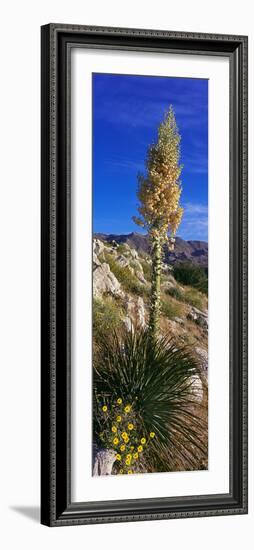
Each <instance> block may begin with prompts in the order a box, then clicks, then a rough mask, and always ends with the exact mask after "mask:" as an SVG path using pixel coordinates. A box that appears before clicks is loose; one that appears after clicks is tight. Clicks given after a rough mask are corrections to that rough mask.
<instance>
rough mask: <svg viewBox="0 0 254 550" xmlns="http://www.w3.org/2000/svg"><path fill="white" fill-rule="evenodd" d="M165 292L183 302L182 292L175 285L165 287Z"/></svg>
mask: <svg viewBox="0 0 254 550" xmlns="http://www.w3.org/2000/svg"><path fill="white" fill-rule="evenodd" d="M165 294H167V295H168V296H171V297H172V298H175V299H176V300H179V302H184V293H183V292H182V290H180V288H177V287H176V286H173V287H171V288H167V289H166V290H165Z"/></svg>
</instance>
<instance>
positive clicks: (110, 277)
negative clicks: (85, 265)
mask: <svg viewBox="0 0 254 550" xmlns="http://www.w3.org/2000/svg"><path fill="white" fill-rule="evenodd" d="M103 294H111V295H112V296H115V297H119V298H123V297H124V292H123V291H122V289H121V285H120V283H119V282H118V280H117V278H116V277H115V275H114V274H113V273H112V271H111V270H110V267H109V265H108V264H107V263H105V262H103V263H102V264H100V265H99V266H98V267H96V268H95V270H94V272H93V295H94V297H95V298H101V296H103Z"/></svg>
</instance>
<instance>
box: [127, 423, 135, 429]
mask: <svg viewBox="0 0 254 550" xmlns="http://www.w3.org/2000/svg"><path fill="white" fill-rule="evenodd" d="M133 428H134V426H133V424H132V423H131V422H130V424H128V430H133Z"/></svg>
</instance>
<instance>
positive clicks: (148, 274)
mask: <svg viewBox="0 0 254 550" xmlns="http://www.w3.org/2000/svg"><path fill="white" fill-rule="evenodd" d="M140 263H141V265H142V267H143V272H144V276H145V279H146V280H147V281H148V282H149V283H150V282H151V278H152V266H151V264H150V263H148V262H147V261H146V260H143V259H141V260H140Z"/></svg>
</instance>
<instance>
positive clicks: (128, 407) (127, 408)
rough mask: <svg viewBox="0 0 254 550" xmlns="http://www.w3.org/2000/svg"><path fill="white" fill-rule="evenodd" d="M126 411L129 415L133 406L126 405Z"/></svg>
mask: <svg viewBox="0 0 254 550" xmlns="http://www.w3.org/2000/svg"><path fill="white" fill-rule="evenodd" d="M124 410H125V412H126V413H129V412H130V410H131V406H130V405H126V407H124Z"/></svg>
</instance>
